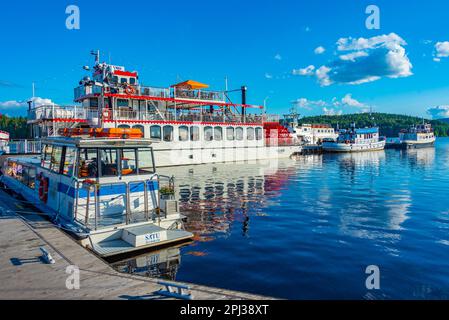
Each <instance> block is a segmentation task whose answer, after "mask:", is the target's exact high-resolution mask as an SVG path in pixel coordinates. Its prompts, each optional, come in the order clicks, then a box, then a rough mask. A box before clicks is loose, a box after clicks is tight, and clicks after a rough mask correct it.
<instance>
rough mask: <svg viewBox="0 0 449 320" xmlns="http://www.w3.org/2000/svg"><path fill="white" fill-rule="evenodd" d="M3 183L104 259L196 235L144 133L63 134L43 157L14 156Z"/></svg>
mask: <svg viewBox="0 0 449 320" xmlns="http://www.w3.org/2000/svg"><path fill="white" fill-rule="evenodd" d="M164 181H165V184H166V185H164V184H163V183H164ZM0 182H1V183H3V185H5V186H6V187H7V188H9V189H10V190H13V192H15V193H16V194H19V195H20V196H22V197H23V198H24V199H25V200H26V201H27V202H29V203H30V204H32V205H33V206H34V207H36V208H37V209H38V210H40V211H41V212H44V213H45V214H47V215H48V216H49V217H50V218H51V220H52V221H53V222H54V223H55V224H56V225H58V226H60V227H61V228H62V229H64V230H67V231H68V232H69V233H71V234H72V235H74V236H75V237H76V238H78V239H79V240H80V242H81V244H82V245H83V246H85V247H88V248H89V249H91V250H93V251H94V252H95V253H97V254H98V255H100V256H103V257H109V256H113V255H118V254H124V253H128V252H131V251H137V250H141V249H146V248H150V247H158V246H161V245H166V244H169V243H175V242H181V241H185V240H188V239H191V238H192V237H193V234H192V233H190V232H186V231H184V230H183V224H182V220H183V218H184V216H183V215H181V214H180V213H179V211H178V204H177V202H176V200H174V190H175V189H174V181H173V178H169V177H165V176H161V175H159V174H157V173H156V170H155V163H154V154H153V147H152V143H151V141H150V140H148V139H143V138H142V132H141V131H140V130H138V129H102V128H97V129H62V130H61V131H60V137H50V138H43V139H42V153H41V155H40V157H33V158H30V157H7V158H6V159H5V161H4V164H3V166H2V176H1V177H0Z"/></svg>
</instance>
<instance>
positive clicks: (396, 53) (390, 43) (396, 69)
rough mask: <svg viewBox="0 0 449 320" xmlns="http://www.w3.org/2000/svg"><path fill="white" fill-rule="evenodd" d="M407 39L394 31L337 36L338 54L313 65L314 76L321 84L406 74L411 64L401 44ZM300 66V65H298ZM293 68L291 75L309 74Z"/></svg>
mask: <svg viewBox="0 0 449 320" xmlns="http://www.w3.org/2000/svg"><path fill="white" fill-rule="evenodd" d="M405 45H407V43H406V42H405V41H404V40H403V39H402V38H401V37H399V36H398V35H397V34H395V33H390V34H388V35H381V36H376V37H372V38H351V37H349V38H340V39H339V40H338V41H337V50H338V52H342V53H343V52H345V53H343V54H340V55H339V56H338V57H336V59H334V61H332V62H331V63H329V64H328V65H323V66H321V67H320V68H318V69H316V71H315V76H316V78H317V80H318V82H319V84H320V85H321V86H330V85H332V84H336V83H337V84H351V85H358V84H362V83H367V82H372V81H376V80H379V79H381V78H383V77H386V78H401V77H409V76H411V75H412V74H413V73H412V71H411V70H412V68H413V66H412V64H411V62H410V60H409V58H408V56H407V54H406V51H405V48H404V47H403V46H405ZM299 70H304V69H299ZM314 70H315V68H314V69H312V70H308V71H309V72H308V73H307V74H304V73H301V72H297V73H293V74H295V75H301V76H304V75H307V76H310V75H312V74H311V72H313V71H314Z"/></svg>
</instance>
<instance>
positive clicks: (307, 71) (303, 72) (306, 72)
mask: <svg viewBox="0 0 449 320" xmlns="http://www.w3.org/2000/svg"><path fill="white" fill-rule="evenodd" d="M314 71H315V66H314V65H310V66H308V67H306V68H304V69H293V71H292V74H293V75H295V76H313V75H314V74H315V72H314Z"/></svg>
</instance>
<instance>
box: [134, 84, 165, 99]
mask: <svg viewBox="0 0 449 320" xmlns="http://www.w3.org/2000/svg"><path fill="white" fill-rule="evenodd" d="M139 92H140V94H141V95H144V96H151V97H158V98H170V89H168V88H158V87H148V86H139Z"/></svg>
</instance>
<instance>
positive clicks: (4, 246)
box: [0, 191, 270, 300]
mask: <svg viewBox="0 0 449 320" xmlns="http://www.w3.org/2000/svg"><path fill="white" fill-rule="evenodd" d="M0 207H1V208H2V210H1V212H0V243H1V245H0V270H1V271H2V272H0V283H1V284H2V290H1V292H0V299H21V300H23V299H27V300H34V299H43V300H53V299H54V300H65V299H107V300H115V299H130V300H145V299H147V300H154V299H168V298H167V297H166V296H162V295H160V294H159V293H158V291H159V290H161V289H163V287H164V286H163V285H161V284H158V282H159V281H160V280H159V279H155V278H146V277H141V276H137V275H129V274H123V273H119V272H117V271H115V270H114V269H113V268H112V267H111V266H109V265H108V264H107V263H106V262H104V261H103V260H102V259H100V258H99V257H98V256H96V255H95V254H93V253H92V252H90V251H88V250H86V249H85V248H83V247H82V246H80V245H79V244H78V243H77V242H76V241H75V240H74V239H72V238H71V237H69V236H68V235H67V234H66V233H64V232H62V231H61V230H60V229H58V228H56V227H55V226H54V225H53V224H52V223H50V222H48V221H47V220H46V219H44V218H43V217H42V216H39V215H26V216H24V217H22V216H19V215H18V214H17V213H16V211H17V210H21V208H20V205H19V204H18V203H17V202H15V201H14V199H13V198H11V197H10V196H9V195H7V194H6V193H4V192H3V191H0ZM41 247H44V248H45V249H46V250H47V251H48V252H49V253H50V254H51V256H52V257H53V258H54V260H55V263H54V264H46V263H44V262H43V261H42V260H41V258H40V257H41V254H42V253H41V252H40V248H41ZM68 266H77V267H78V268H79V270H80V288H79V289H74V290H69V289H67V287H66V281H67V279H68V277H69V276H70V274H68V273H66V270H67V267H68ZM170 282H171V283H175V284H178V285H181V283H179V282H175V281H170ZM183 285H187V286H189V287H190V289H191V294H192V296H193V299H208V300H209V299H220V300H221V299H225V300H245V299H249V300H252V299H270V298H266V297H262V296H258V295H253V294H247V293H241V292H236V291H231V290H224V289H217V288H210V287H205V286H200V285H193V284H183Z"/></svg>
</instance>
